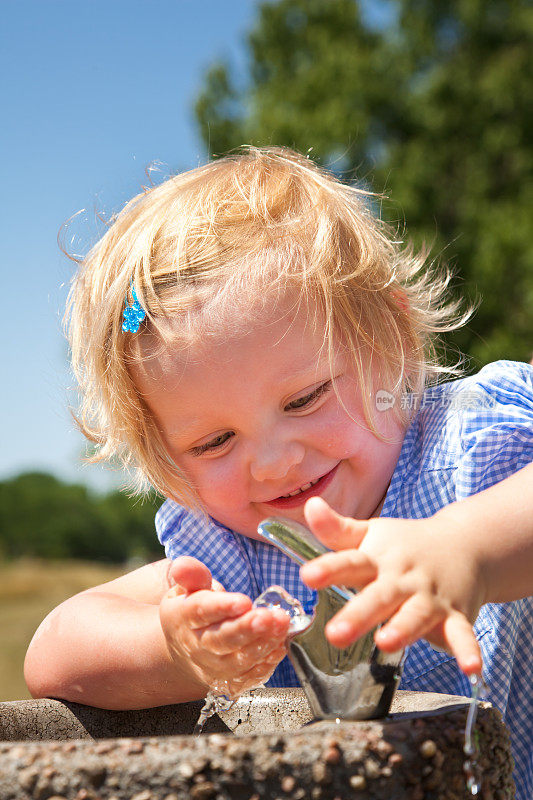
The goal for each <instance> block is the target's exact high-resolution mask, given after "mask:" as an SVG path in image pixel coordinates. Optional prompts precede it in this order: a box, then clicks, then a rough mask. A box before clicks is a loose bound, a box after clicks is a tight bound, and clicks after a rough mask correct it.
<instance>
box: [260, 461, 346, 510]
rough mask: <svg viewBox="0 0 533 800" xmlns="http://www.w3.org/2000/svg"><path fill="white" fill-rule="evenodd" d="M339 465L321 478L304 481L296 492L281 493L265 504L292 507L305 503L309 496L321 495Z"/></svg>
mask: <svg viewBox="0 0 533 800" xmlns="http://www.w3.org/2000/svg"><path fill="white" fill-rule="evenodd" d="M338 466H339V465H338V464H337V465H336V466H335V467H333V469H331V470H330V471H329V472H326V474H325V475H322V477H321V478H317V479H316V480H315V481H309V483H304V484H303V485H302V486H300V488H299V489H295V490H294V492H289V494H283V495H280V497H274V498H273V499H272V500H265V501H264V504H265V505H267V506H276V508H292V507H293V506H299V505H301V504H302V503H305V501H306V500H307V499H308V498H309V497H316V495H319V494H320V493H321V492H323V491H324V490H325V489H326V487H327V486H329V484H330V482H331V481H332V480H333V476H334V475H335V473H336V471H337V467H338Z"/></svg>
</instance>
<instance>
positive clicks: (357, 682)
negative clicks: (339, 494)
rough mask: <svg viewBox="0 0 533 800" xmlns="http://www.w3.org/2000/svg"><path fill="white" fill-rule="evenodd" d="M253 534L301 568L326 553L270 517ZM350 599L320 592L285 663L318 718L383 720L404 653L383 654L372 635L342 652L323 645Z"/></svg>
mask: <svg viewBox="0 0 533 800" xmlns="http://www.w3.org/2000/svg"><path fill="white" fill-rule="evenodd" d="M257 530H258V532H259V533H260V534H261V536H262V537H263V538H264V539H266V540H267V541H268V542H270V543H271V544H273V545H275V546H276V547H277V548H278V549H279V550H281V551H282V553H285V555H287V556H289V558H291V559H292V560H293V561H295V562H296V563H297V564H300V565H302V564H305V563H306V562H307V561H310V560H311V559H313V558H316V557H317V556H319V555H322V554H323V553H328V552H330V551H329V550H328V548H327V547H325V546H324V545H323V544H322V543H321V542H319V541H318V539H316V538H315V537H314V536H313V534H312V533H311V531H310V530H308V529H307V528H306V527H304V526H303V525H300V524H299V523H298V522H293V521H292V520H286V519H280V518H277V517H269V518H268V519H266V520H263V522H261V524H260V525H259V527H258V529H257ZM354 595H355V592H353V591H350V590H349V589H347V588H346V587H344V586H328V587H327V588H325V589H321V590H319V592H318V602H317V605H316V607H315V612H314V617H313V620H312V622H311V624H310V625H309V626H308V627H307V628H305V630H303V631H302V632H300V633H296V634H295V635H289V637H288V641H287V645H288V654H289V658H290V660H291V662H292V664H293V666H294V669H295V671H296V674H297V676H298V678H299V679H300V681H301V684H302V687H303V689H304V691H305V694H306V695H307V699H308V701H309V705H310V706H311V710H312V712H313V714H314V715H315V718H317V719H336V718H339V719H377V718H379V717H385V716H386V715H387V714H388V712H389V709H390V705H391V702H392V698H393V696H394V692H395V691H396V687H397V685H398V682H399V680H400V676H401V671H402V664H403V659H404V651H403V650H399V651H396V652H394V653H384V652H382V651H381V650H379V649H378V648H377V647H376V644H375V643H374V631H370V632H369V633H367V634H365V636H362V637H361V638H360V639H357V641H355V642H354V643H353V644H351V645H350V646H349V647H346V648H344V649H339V648H337V647H334V646H333V645H332V644H330V643H329V642H328V641H327V639H326V637H325V635H324V627H325V625H326V623H327V622H328V621H329V620H330V619H331V618H332V617H333V616H334V615H335V614H336V613H337V611H339V610H340V609H341V608H342V606H343V605H345V603H347V602H348V600H350V599H351V598H352V597H354Z"/></svg>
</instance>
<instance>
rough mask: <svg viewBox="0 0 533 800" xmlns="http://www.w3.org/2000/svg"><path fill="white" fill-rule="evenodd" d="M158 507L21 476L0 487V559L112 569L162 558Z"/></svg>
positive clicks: (38, 475)
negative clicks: (80, 562)
mask: <svg viewBox="0 0 533 800" xmlns="http://www.w3.org/2000/svg"><path fill="white" fill-rule="evenodd" d="M160 504H161V500H159V501H156V500H155V499H151V500H145V501H144V502H139V501H137V502H136V501H133V500H131V499H130V498H128V497H127V496H126V495H124V494H123V493H122V492H118V491H115V492H110V493H109V494H106V495H103V496H101V495H95V494H92V493H91V492H90V491H89V490H88V489H87V488H86V487H85V486H80V485H76V484H67V483H63V482H62V481H59V480H58V479H57V478H55V477H53V476H52V475H48V474H47V473H42V472H28V473H24V474H22V475H19V476H18V477H16V478H12V479H10V480H5V481H2V482H0V556H2V557H4V558H18V557H20V556H27V557H32V558H79V559H87V560H91V561H107V562H114V563H121V562H124V561H127V560H128V559H131V558H141V559H153V560H155V559H157V558H163V557H164V553H163V551H162V549H161V547H160V545H159V544H158V542H157V537H156V535H155V528H154V514H155V511H156V509H157V508H158V506H159V505H160Z"/></svg>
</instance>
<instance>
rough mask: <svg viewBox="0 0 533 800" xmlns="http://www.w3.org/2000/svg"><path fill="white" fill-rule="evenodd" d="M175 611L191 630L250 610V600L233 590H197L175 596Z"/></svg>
mask: <svg viewBox="0 0 533 800" xmlns="http://www.w3.org/2000/svg"><path fill="white" fill-rule="evenodd" d="M176 603H177V604H179V606H178V607H177V608H176V613H179V615H180V616H181V617H182V619H183V621H184V622H185V624H186V625H187V626H188V627H189V628H191V630H197V629H200V628H206V627H207V626H209V625H215V624H216V623H220V622H223V621H224V620H226V619H228V618H229V619H232V618H234V617H239V616H241V615H242V614H245V613H246V612H247V611H249V610H250V608H251V605H252V601H251V600H250V598H249V597H246V595H244V594H237V593H235V592H211V591H198V592H194V593H193V594H191V595H189V596H188V597H186V598H177V599H176Z"/></svg>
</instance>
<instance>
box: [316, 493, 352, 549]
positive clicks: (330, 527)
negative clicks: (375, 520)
mask: <svg viewBox="0 0 533 800" xmlns="http://www.w3.org/2000/svg"><path fill="white" fill-rule="evenodd" d="M304 516H305V519H306V522H307V524H308V525H309V527H310V528H311V530H312V531H313V533H314V534H315V536H316V537H317V538H318V539H320V541H321V542H322V543H323V544H325V545H326V547H329V548H330V549H331V550H347V549H348V548H351V547H359V545H360V544H361V542H362V541H363V538H364V536H365V534H366V533H367V531H368V521H366V520H358V519H351V517H343V516H342V515H341V514H337V512H336V511H333V509H332V508H331V506H329V505H328V504H327V503H326V501H325V500H323V499H322V498H321V497H310V498H309V500H308V501H307V503H306V504H305V506H304Z"/></svg>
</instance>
